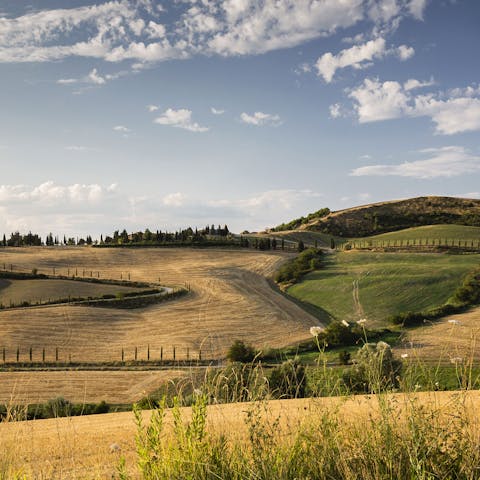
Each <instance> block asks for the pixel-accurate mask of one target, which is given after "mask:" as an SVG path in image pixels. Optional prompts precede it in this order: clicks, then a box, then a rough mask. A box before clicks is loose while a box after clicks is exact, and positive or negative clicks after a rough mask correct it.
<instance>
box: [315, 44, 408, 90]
mask: <svg viewBox="0 0 480 480" xmlns="http://www.w3.org/2000/svg"><path fill="white" fill-rule="evenodd" d="M414 54H415V50H414V48H412V47H408V46H407V45H400V46H399V47H395V48H387V45H386V41H385V39H384V38H382V37H378V38H375V39H373V40H369V41H368V42H365V43H362V44H358V45H354V46H353V47H350V48H346V49H344V50H341V51H340V52H339V53H338V54H336V55H334V54H333V53H331V52H327V53H324V54H323V55H322V56H321V57H319V58H318V60H317V62H316V63H315V68H316V70H317V75H318V76H321V77H323V79H324V80H325V82H326V83H330V82H331V81H332V80H333V77H334V76H335V73H336V72H337V70H340V69H343V68H347V67H351V68H353V69H356V70H360V69H364V68H368V67H370V66H372V65H373V63H374V61H375V60H380V59H382V58H384V57H386V56H389V55H390V56H391V55H396V56H397V57H398V58H399V59H400V60H402V61H405V60H408V59H409V58H410V57H412V56H413V55H414Z"/></svg>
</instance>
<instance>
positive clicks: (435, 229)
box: [361, 225, 480, 242]
mask: <svg viewBox="0 0 480 480" xmlns="http://www.w3.org/2000/svg"><path fill="white" fill-rule="evenodd" d="M424 239H429V240H445V239H454V240H474V241H475V242H476V241H478V240H480V227H467V226H465V225H426V226H423V227H414V228H406V229H404V230H399V231H397V232H389V233H383V234H380V235H373V236H371V237H367V238H362V239H361V240H362V241H363V240H375V241H383V240H390V241H394V240H424Z"/></svg>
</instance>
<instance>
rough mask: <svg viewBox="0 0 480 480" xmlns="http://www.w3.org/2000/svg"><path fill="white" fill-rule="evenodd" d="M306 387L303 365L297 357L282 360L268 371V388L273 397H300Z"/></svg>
mask: <svg viewBox="0 0 480 480" xmlns="http://www.w3.org/2000/svg"><path fill="white" fill-rule="evenodd" d="M306 387H307V377H306V375H305V367H304V366H303V365H302V364H301V363H300V362H299V361H298V360H297V359H295V360H288V361H286V362H283V363H282V364H281V365H279V366H277V367H275V368H274V369H273V370H272V371H271V372H270V376H269V388H270V393H271V394H272V396H273V397H275V398H302V397H304V396H305V389H306Z"/></svg>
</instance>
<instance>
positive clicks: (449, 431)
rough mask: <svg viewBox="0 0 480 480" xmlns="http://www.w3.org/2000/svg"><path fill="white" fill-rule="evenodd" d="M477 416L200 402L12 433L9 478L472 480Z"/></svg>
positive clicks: (472, 397) (400, 404) (395, 406)
mask: <svg viewBox="0 0 480 480" xmlns="http://www.w3.org/2000/svg"><path fill="white" fill-rule="evenodd" d="M479 406H480V394H479V392H476V391H462V392H454V393H452V392H434V393H411V394H384V395H378V396H375V395H369V396H363V395H362V396H355V397H336V398H322V399H296V400H276V401H271V402H254V403H236V404H229V405H212V406H208V407H206V408H205V407H204V399H203V398H202V396H201V395H200V396H199V397H198V399H197V403H196V406H195V407H194V408H193V409H192V408H177V409H176V410H175V409H162V408H161V409H159V410H158V411H152V412H142V413H141V415H140V418H141V424H139V425H137V426H136V425H135V423H134V420H135V418H134V416H133V415H132V413H131V412H129V413H116V414H106V415H96V416H92V417H77V418H72V419H65V418H64V419H55V420H53V419H52V420H41V421H35V422H20V423H11V424H2V425H0V446H1V450H0V478H1V479H2V480H3V479H9V480H10V479H12V478H15V476H14V475H15V473H17V474H18V475H19V477H17V478H23V477H21V476H20V475H21V474H25V476H26V478H28V479H33V478H36V479H47V478H55V479H107V478H108V479H111V478H122V479H127V478H143V479H154V478H155V479H170V478H171V479H186V478H190V479H213V478H214V479H216V480H218V479H225V480H227V479H240V478H242V479H259V478H262V479H265V480H267V479H271V480H273V479H292V480H293V479H294V478H297V479H307V478H310V479H327V478H329V479H333V478H334V479H340V478H345V479H358V478H362V479H363V478H365V479H372V480H373V479H383V478H385V479H386V478H389V479H399V478H402V479H403V478H408V479H427V478H432V479H437V478H441V479H444V478H451V479H457V478H458V479H474V478H478V472H479V470H478V469H479V466H480V463H479V452H480V438H479V435H480V429H479V428H478V427H479V425H478V416H477V415H476V411H478V408H479ZM152 419H153V421H152ZM159 420H162V421H161V422H159ZM138 423H139V418H138V416H137V424H138ZM135 437H137V441H136V442H135V440H134V439H135ZM113 445H117V446H118V450H117V449H116V448H111V447H112V446H113ZM142 449H143V450H142ZM122 457H123V458H124V467H121V472H122V473H121V474H120V473H119V472H118V467H119V465H121V464H122V460H121V458H122ZM2 475H3V476H2Z"/></svg>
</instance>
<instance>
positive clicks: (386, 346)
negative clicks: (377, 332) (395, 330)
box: [377, 341, 390, 350]
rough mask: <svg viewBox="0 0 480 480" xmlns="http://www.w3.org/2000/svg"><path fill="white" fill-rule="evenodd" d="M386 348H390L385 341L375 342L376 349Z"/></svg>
mask: <svg viewBox="0 0 480 480" xmlns="http://www.w3.org/2000/svg"><path fill="white" fill-rule="evenodd" d="M387 348H390V345H389V344H388V343H387V342H382V341H380V342H378V343H377V350H386V349H387Z"/></svg>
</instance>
